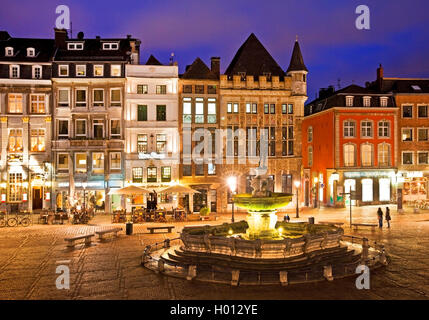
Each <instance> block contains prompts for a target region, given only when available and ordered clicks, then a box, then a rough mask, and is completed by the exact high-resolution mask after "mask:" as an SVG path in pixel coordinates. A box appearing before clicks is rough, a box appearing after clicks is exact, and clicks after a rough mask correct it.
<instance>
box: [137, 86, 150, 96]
mask: <svg viewBox="0 0 429 320" xmlns="http://www.w3.org/2000/svg"><path fill="white" fill-rule="evenodd" d="M148 92H149V91H148V86H147V84H138V85H137V94H148Z"/></svg>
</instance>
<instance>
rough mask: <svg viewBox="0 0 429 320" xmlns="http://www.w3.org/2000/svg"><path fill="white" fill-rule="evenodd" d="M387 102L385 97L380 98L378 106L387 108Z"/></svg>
mask: <svg viewBox="0 0 429 320" xmlns="http://www.w3.org/2000/svg"><path fill="white" fill-rule="evenodd" d="M387 101H388V98H387V97H381V98H380V106H381V107H387Z"/></svg>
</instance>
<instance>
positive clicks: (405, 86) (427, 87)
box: [382, 78, 429, 93]
mask: <svg viewBox="0 0 429 320" xmlns="http://www.w3.org/2000/svg"><path fill="white" fill-rule="evenodd" d="M413 86H414V87H413ZM415 86H417V87H415ZM418 88H420V90H419V89H418ZM382 91H384V92H394V93H429V79H398V78H383V81H382Z"/></svg>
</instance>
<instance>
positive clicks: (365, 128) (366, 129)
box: [361, 121, 372, 138]
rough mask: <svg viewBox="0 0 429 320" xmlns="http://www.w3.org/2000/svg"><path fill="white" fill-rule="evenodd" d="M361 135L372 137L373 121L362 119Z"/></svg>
mask: <svg viewBox="0 0 429 320" xmlns="http://www.w3.org/2000/svg"><path fill="white" fill-rule="evenodd" d="M361 136H362V137H363V138H372V122H371V121H362V122H361Z"/></svg>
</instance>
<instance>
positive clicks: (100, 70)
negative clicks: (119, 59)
mask: <svg viewBox="0 0 429 320" xmlns="http://www.w3.org/2000/svg"><path fill="white" fill-rule="evenodd" d="M103 75H104V66H103V65H102V64H96V65H94V77H102V76H103Z"/></svg>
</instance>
